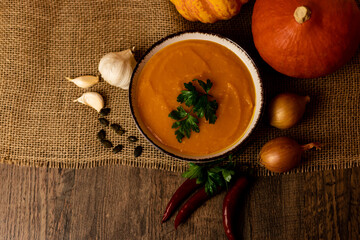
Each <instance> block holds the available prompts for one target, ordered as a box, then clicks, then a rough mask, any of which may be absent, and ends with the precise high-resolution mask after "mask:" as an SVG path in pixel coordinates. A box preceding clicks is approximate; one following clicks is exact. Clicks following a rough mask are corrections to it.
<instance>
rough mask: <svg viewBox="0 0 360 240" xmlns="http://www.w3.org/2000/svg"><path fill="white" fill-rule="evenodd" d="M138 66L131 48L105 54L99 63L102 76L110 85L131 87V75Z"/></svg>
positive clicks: (123, 87) (124, 87)
mask: <svg viewBox="0 0 360 240" xmlns="http://www.w3.org/2000/svg"><path fill="white" fill-rule="evenodd" d="M135 66H136V60H135V58H134V54H133V53H132V51H131V49H127V50H124V51H121V52H111V53H108V54H106V55H105V56H103V57H102V58H101V60H100V63H99V72H100V73H101V76H102V78H103V79H104V80H105V81H106V82H107V83H109V84H110V85H113V86H116V87H120V88H122V89H126V90H127V89H129V85H130V80H131V75H132V73H133V70H134V68H135Z"/></svg>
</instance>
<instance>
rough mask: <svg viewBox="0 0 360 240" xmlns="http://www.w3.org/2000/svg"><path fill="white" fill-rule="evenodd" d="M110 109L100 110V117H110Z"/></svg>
mask: <svg viewBox="0 0 360 240" xmlns="http://www.w3.org/2000/svg"><path fill="white" fill-rule="evenodd" d="M110 110H111V109H110V108H102V109H101V110H100V115H101V116H107V115H109V113H110Z"/></svg>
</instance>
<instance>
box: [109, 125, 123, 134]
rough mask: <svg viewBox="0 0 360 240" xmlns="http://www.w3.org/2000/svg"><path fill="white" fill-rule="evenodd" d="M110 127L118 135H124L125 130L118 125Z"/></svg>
mask: <svg viewBox="0 0 360 240" xmlns="http://www.w3.org/2000/svg"><path fill="white" fill-rule="evenodd" d="M110 127H111V128H112V129H113V130H114V131H115V132H116V133H117V134H119V135H123V134H124V133H125V130H124V129H123V128H122V127H121V126H120V125H119V124H116V123H113V124H111V125H110Z"/></svg>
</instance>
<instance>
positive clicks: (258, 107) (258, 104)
mask: <svg viewBox="0 0 360 240" xmlns="http://www.w3.org/2000/svg"><path fill="white" fill-rule="evenodd" d="M184 40H207V41H211V42H215V43H218V44H220V45H222V46H224V47H226V48H228V49H229V50H230V51H232V52H233V53H234V54H236V55H237V56H238V57H239V58H240V59H241V60H242V61H243V63H244V64H245V65H246V67H247V68H248V70H249V72H250V75H251V77H252V80H253V83H254V86H255V94H256V96H255V111H254V115H253V118H252V120H251V122H250V123H249V126H248V127H247V129H246V131H245V133H244V134H243V136H242V137H241V138H240V139H239V140H238V141H237V142H235V143H233V144H231V146H229V147H228V148H226V149H224V150H222V151H220V152H217V153H214V154H207V155H203V156H191V155H186V154H182V153H180V152H179V151H175V150H173V149H170V148H169V147H167V146H166V145H164V144H162V143H161V142H160V141H159V140H157V139H156V138H155V137H154V136H153V134H152V133H151V132H150V131H149V130H148V129H147V128H146V126H145V124H144V123H143V122H142V120H141V118H140V116H139V112H138V110H137V109H136V107H135V106H134V102H135V98H136V91H135V89H136V85H137V82H138V79H139V76H140V73H141V71H142V70H143V68H144V66H145V64H146V63H147V62H148V61H149V60H150V58H151V57H152V56H154V55H155V54H156V53H157V52H159V51H160V50H161V49H163V48H164V47H166V46H169V45H170V44H173V43H176V42H180V41H184ZM129 101H130V108H131V114H132V116H133V119H134V120H135V123H136V126H137V127H138V129H139V130H140V132H141V133H142V134H143V135H144V136H145V138H146V139H147V140H149V141H150V143H152V144H153V145H154V146H155V147H156V148H158V149H159V150H161V151H163V152H164V153H166V154H168V155H170V156H172V157H175V158H177V159H180V160H185V161H191V162H209V161H213V160H216V159H219V158H220V157H224V156H226V155H227V154H229V153H231V152H233V151H234V150H235V149H236V148H238V147H239V146H240V145H241V144H242V143H244V141H245V140H246V139H247V138H248V137H249V135H250V134H251V133H252V131H253V130H254V128H255V126H256V124H257V123H258V121H259V119H260V116H261V112H262V110H263V102H264V99H263V88H262V83H261V80H260V75H259V71H258V69H257V68H256V66H255V64H254V62H253V60H252V59H251V58H250V56H249V55H248V54H247V53H246V52H245V51H244V49H242V48H241V47H240V46H239V45H237V44H236V43H235V42H233V41H232V40H230V39H228V38H225V37H222V36H219V35H216V34H211V33H203V32H181V33H177V34H173V35H170V36H167V37H165V38H163V39H161V40H160V41H158V42H157V43H155V44H154V45H153V46H151V47H150V48H149V49H148V50H147V52H146V53H145V55H144V56H143V57H142V58H141V60H140V61H139V62H138V63H137V65H136V67H135V69H134V72H133V74H132V78H131V82H130V87H129Z"/></svg>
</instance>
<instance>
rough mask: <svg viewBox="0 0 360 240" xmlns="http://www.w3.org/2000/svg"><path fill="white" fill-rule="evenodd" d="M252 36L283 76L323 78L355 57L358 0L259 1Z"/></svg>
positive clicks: (359, 29)
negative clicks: (356, 0)
mask: <svg viewBox="0 0 360 240" xmlns="http://www.w3.org/2000/svg"><path fill="white" fill-rule="evenodd" d="M252 33H253V38H254V43H255V46H256V48H257V50H258V52H259V53H260V55H261V57H262V58H263V59H264V60H265V61H266V62H267V63H268V64H269V65H270V66H271V67H273V68H274V69H275V70H277V71H278V72H281V73H283V74H285V75H288V76H291V77H298V78H315V77H321V76H325V75H327V74H330V73H332V72H334V71H336V70H337V69H339V68H340V67H341V66H343V65H344V64H345V63H346V62H347V61H348V60H350V58H351V57H352V56H353V55H354V54H355V52H356V50H357V48H358V46H359V42H360V10H359V8H358V6H357V4H356V2H355V1H354V0H257V1H256V2H255V5H254V11H253V15H252Z"/></svg>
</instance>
